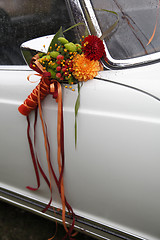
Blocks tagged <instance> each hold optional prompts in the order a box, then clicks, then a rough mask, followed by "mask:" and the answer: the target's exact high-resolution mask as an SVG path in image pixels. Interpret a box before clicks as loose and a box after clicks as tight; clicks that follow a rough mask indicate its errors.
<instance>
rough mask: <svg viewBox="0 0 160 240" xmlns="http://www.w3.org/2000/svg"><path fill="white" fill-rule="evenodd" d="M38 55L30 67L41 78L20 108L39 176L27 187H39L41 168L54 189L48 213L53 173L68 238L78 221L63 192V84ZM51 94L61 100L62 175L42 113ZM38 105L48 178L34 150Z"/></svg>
mask: <svg viewBox="0 0 160 240" xmlns="http://www.w3.org/2000/svg"><path fill="white" fill-rule="evenodd" d="M38 57H39V56H38V55H36V56H35V57H34V58H33V59H32V62H31V64H30V67H31V68H32V69H33V70H35V71H37V72H38V73H39V75H40V76H41V81H40V83H39V84H38V85H37V87H36V88H35V89H34V90H33V91H32V93H31V94H30V95H29V96H28V98H27V99H26V100H25V101H24V103H23V104H22V105H21V106H20V107H19V108H18V110H19V112H20V113H22V114H23V115H26V116H27V122H28V128H27V136H28V142H29V147H30V153H31V157H32V161H33V165H34V170H35V174H36V179H37V187H36V188H34V187H30V186H27V188H28V189H30V190H33V191H35V190H38V188H39V187H40V177H39V171H40V173H41V174H42V176H43V178H44V179H45V181H46V183H47V185H48V187H49V188H50V192H51V198H50V201H49V203H48V205H47V206H46V208H45V209H44V210H43V212H45V211H46V210H47V209H48V208H49V207H50V204H51V202H52V181H51V179H52V175H53V177H54V180H55V182H56V185H57V188H58V190H59V194H60V196H61V201H62V220H63V225H64V228H65V230H66V236H65V238H66V237H67V236H69V238H70V237H71V236H72V237H73V236H75V235H76V233H75V234H72V232H73V229H74V224H75V214H74V212H73V209H72V207H71V206H70V205H69V203H68V202H67V200H66V197H65V191H64V180H63V172H64V162H65V161H64V127H63V103H62V88H61V85H60V83H59V82H58V81H57V80H51V79H50V76H51V75H50V73H48V72H46V71H44V69H43V67H42V65H41V64H40V63H39V62H38ZM29 78H30V75H29V76H28V80H29ZM49 93H50V94H52V96H53V98H54V99H56V102H57V103H58V119H57V143H58V148H57V160H58V168H59V178H57V177H56V174H55V172H54V169H53V167H52V164H51V159H50V144H49V140H48V134H47V126H46V124H45V122H44V119H43V116H42V107H41V100H43V99H44V97H45V96H47V95H48V94H49ZM37 106H38V107H39V115H40V119H41V124H42V130H43V136H44V143H45V150H46V158H47V164H48V172H49V179H48V178H47V176H46V175H45V173H44V171H43V169H42V167H41V165H40V163H39V160H38V157H37V154H36V151H35V144H36V122H37ZM34 109H35V123H34V146H33V144H32V140H31V137H30V121H29V116H28V115H29V113H30V112H31V111H32V110H34ZM38 169H39V171H38ZM66 207H67V209H68V211H69V214H70V215H71V216H72V224H71V226H70V227H69V229H68V228H67V226H66V223H65V213H66Z"/></svg>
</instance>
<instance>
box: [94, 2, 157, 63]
mask: <svg viewBox="0 0 160 240" xmlns="http://www.w3.org/2000/svg"><path fill="white" fill-rule="evenodd" d="M92 4H93V7H94V9H95V13H96V16H97V19H98V22H99V25H100V28H101V30H102V32H105V31H106V30H107V29H108V28H109V27H110V26H111V25H113V24H114V22H115V21H116V19H117V16H116V15H115V14H114V13H112V12H106V11H100V10H97V9H106V10H110V11H115V12H116V13H117V14H118V15H119V23H118V25H117V26H116V27H115V28H114V29H113V30H112V32H110V33H109V34H108V36H107V37H106V38H105V41H106V45H107V47H108V49H109V52H110V54H111V56H112V57H113V58H114V59H118V60H120V59H129V58H132V57H139V56H143V55H147V54H150V53H154V52H158V51H160V17H159V18H158V23H157V29H156V32H155V36H154V38H153V40H152V42H151V43H150V44H149V45H147V43H148V42H149V39H150V38H151V36H152V33H153V31H154V27H155V25H156V18H157V17H158V14H157V12H158V11H159V8H158V4H159V0H140V1H139V0H133V1H125V0H98V1H97V0H92ZM157 10H158V11H157Z"/></svg>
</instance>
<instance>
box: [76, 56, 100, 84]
mask: <svg viewBox="0 0 160 240" xmlns="http://www.w3.org/2000/svg"><path fill="white" fill-rule="evenodd" d="M100 70H102V66H101V65H100V63H99V61H94V60H92V61H91V60H89V59H87V58H86V57H85V55H84V54H81V55H79V54H77V55H76V56H75V57H74V58H73V73H72V74H73V76H74V77H75V78H76V79H77V80H78V81H85V82H86V81H88V80H89V79H93V78H94V77H95V76H96V75H97V74H98V71H100Z"/></svg>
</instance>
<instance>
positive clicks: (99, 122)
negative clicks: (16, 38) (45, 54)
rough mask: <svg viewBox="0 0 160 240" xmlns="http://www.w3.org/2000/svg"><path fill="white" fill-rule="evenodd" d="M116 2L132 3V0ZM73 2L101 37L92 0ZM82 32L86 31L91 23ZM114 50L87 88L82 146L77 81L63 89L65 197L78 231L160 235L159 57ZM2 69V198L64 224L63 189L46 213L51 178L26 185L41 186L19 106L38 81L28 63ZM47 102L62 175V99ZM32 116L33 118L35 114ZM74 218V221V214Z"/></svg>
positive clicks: (74, 11) (73, 12) (73, 10)
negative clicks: (59, 149)
mask: <svg viewBox="0 0 160 240" xmlns="http://www.w3.org/2000/svg"><path fill="white" fill-rule="evenodd" d="M94 2H96V1H92V4H93V5H94V4H95V3H94ZM99 2H100V1H99ZM110 2H112V1H110ZM113 2H115V1H113ZM116 2H119V4H123V3H124V5H125V1H116ZM151 2H153V1H151ZM101 3H104V1H101ZM142 3H143V4H145V1H142ZM67 4H68V5H67V6H68V11H69V13H70V16H71V18H72V20H73V19H74V22H75V23H76V22H80V21H82V20H83V22H85V23H87V26H88V31H90V32H91V34H97V35H98V36H100V35H101V32H100V29H101V28H100V26H99V23H98V20H97V18H96V15H94V9H93V6H92V4H91V1H88V0H84V1H78V0H76V1H73V0H71V1H67ZM137 4H139V3H137ZM143 4H142V6H141V8H140V9H143ZM148 4H149V1H148ZM126 5H127V3H126ZM135 5H136V4H135ZM136 6H137V5H136ZM127 7H128V6H127ZM104 8H105V6H104ZM114 10H115V9H114ZM86 12H87V14H86ZM122 12H123V11H122ZM127 16H128V15H127ZM89 19H90V20H89ZM113 22H114V21H113ZM132 27H133V26H132ZM153 28H154V26H153ZM77 31H78V34H79V35H81V34H82V32H83V31H84V28H82V29H81V28H79V29H78V30H77ZM157 31H158V30H157ZM143 36H144V35H143ZM136 37H137V36H136ZM51 39H52V36H47V37H43V38H41V39H35V40H33V41H30V42H27V43H24V44H23V47H24V46H25V44H26V46H29V44H33V43H35V49H34V50H37V51H40V50H41V49H43V45H44V44H45V45H46V46H47V44H48V45H49V43H50V41H51ZM111 41H112V37H111V39H110V42H111ZM138 41H139V40H138ZM157 41H158V40H157ZM39 42H40V43H39ZM139 42H140V41H139ZM40 44H41V45H40ZM156 44H157V43H156ZM156 44H155V45H156ZM124 45H125V44H124ZM126 45H129V44H128V43H126ZM146 45H147V41H146ZM159 45H160V44H159ZM141 46H142V44H141ZM143 46H145V45H143ZM108 50H110V48H109V47H108V48H107V46H106V53H107V58H108V62H107V63H106V62H103V64H104V70H103V71H100V72H99V74H98V75H97V76H96V77H95V78H94V79H93V80H89V81H87V82H85V83H84V84H83V86H82V88H81V93H80V94H81V95H80V108H79V111H78V118H77V122H78V130H77V147H76V148H75V135H74V134H75V132H74V121H75V112H74V106H75V102H76V99H77V92H78V89H77V88H78V87H77V85H75V86H74V88H75V91H74V92H72V91H70V90H69V89H66V88H65V87H64V86H62V89H63V112H64V140H65V141H64V142H65V172H64V184H65V194H66V197H67V199H68V201H69V203H70V204H71V206H72V207H73V209H74V212H75V214H76V223H75V228H76V229H78V230H79V231H84V232H86V233H87V234H91V235H92V236H95V237H97V238H102V239H117V240H118V239H135V240H140V239H144V240H147V239H149V240H158V239H159V238H160V226H159V219H160V191H159V189H160V174H159V167H160V147H159V145H160V81H159V76H160V62H159V59H160V54H159V52H158V51H156V52H155V53H154V52H152V51H151V52H150V50H149V53H148V54H143V56H142V55H140V56H132V57H128V58H129V59H128V58H127V57H126V58H125V57H124V59H121V57H120V59H113V57H112V56H111V55H110V53H109V51H108ZM138 51H139V50H138ZM122 52H124V51H122ZM127 53H128V52H127ZM113 54H114V53H113ZM0 69H1V72H0V74H1V78H0V111H1V116H0V133H1V135H0V136H1V141H0V182H1V187H0V193H1V196H0V197H1V200H3V201H6V202H9V203H11V204H15V205H17V206H20V207H23V208H25V209H27V210H29V211H32V212H35V213H37V214H39V215H42V216H44V217H48V218H50V219H53V220H57V221H59V222H62V217H61V213H60V212H59V210H58V209H59V208H61V201H60V198H59V196H58V192H57V190H56V187H55V191H54V193H53V201H52V205H53V206H54V208H55V211H53V210H52V208H49V209H48V210H47V212H46V213H42V210H43V208H44V207H45V206H46V204H48V202H49V199H50V191H49V189H48V187H47V185H46V183H45V181H44V180H43V179H41V187H40V188H39V190H37V191H30V190H28V189H26V188H25V187H26V186H28V185H30V186H35V185H36V179H35V173H34V168H33V164H32V161H31V156H30V151H29V146H28V142H27V135H26V131H27V121H26V118H25V117H24V116H22V115H20V113H18V110H17V109H18V106H19V105H20V104H21V103H22V102H23V101H24V100H25V98H26V96H28V95H29V94H30V92H31V91H32V90H33V88H34V87H35V86H36V85H37V83H32V84H31V83H30V82H28V81H26V79H27V76H28V75H29V74H33V73H34V72H33V71H32V70H31V69H30V68H29V67H28V66H26V65H17V66H10V65H8V66H5V65H2V66H1V67H0ZM42 107H43V114H44V118H45V121H46V123H47V127H48V129H49V132H48V135H49V139H50V143H51V156H52V157H53V159H54V161H53V166H54V168H55V169H56V173H58V166H57V163H56V153H57V143H56V142H57V139H56V138H57V134H56V133H57V132H56V131H57V128H56V126H57V103H56V101H54V100H53V98H52V96H47V97H46V98H45V99H44V101H43V103H42ZM30 119H31V122H32V123H33V122H34V112H32V113H31V114H30ZM37 125H38V126H37V138H38V140H37V144H38V151H37V154H38V156H39V160H40V162H41V164H42V166H43V168H44V171H45V172H46V173H47V162H46V160H45V150H44V143H43V134H42V130H41V125H40V121H39V120H38V123H37ZM67 221H68V222H70V218H69V217H67Z"/></svg>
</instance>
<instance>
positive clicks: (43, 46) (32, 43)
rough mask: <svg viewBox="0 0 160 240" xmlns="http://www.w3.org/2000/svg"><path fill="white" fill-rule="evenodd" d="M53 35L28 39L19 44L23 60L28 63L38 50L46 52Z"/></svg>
mask: <svg viewBox="0 0 160 240" xmlns="http://www.w3.org/2000/svg"><path fill="white" fill-rule="evenodd" d="M53 36H54V35H49V36H44V37H39V38H35V39H32V40H29V41H27V42H24V43H22V44H21V46H20V48H21V52H22V55H23V57H24V60H25V62H26V63H27V64H28V65H30V63H31V59H32V57H33V56H34V55H36V54H37V53H38V52H43V53H47V51H48V47H49V45H50V43H51V41H52V38H53Z"/></svg>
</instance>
